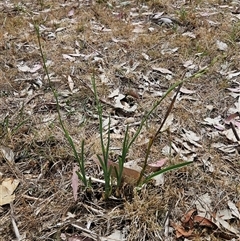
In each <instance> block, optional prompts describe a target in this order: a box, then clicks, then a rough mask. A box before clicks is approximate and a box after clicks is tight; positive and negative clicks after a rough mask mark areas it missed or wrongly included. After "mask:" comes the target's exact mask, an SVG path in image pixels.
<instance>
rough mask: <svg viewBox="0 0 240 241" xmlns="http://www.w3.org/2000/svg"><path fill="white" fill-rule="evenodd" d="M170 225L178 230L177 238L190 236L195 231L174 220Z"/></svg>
mask: <svg viewBox="0 0 240 241" xmlns="http://www.w3.org/2000/svg"><path fill="white" fill-rule="evenodd" d="M170 225H171V226H172V227H173V228H174V229H175V230H176V238H180V237H185V238H188V237H190V236H191V235H192V233H193V230H189V231H186V230H185V228H184V227H182V226H181V225H178V224H176V223H174V222H171V223H170Z"/></svg>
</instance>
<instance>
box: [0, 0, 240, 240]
mask: <svg viewBox="0 0 240 241" xmlns="http://www.w3.org/2000/svg"><path fill="white" fill-rule="evenodd" d="M220 5H223V3H222V2H221V1H215V0H212V1H190V2H186V3H185V4H184V3H183V2H182V1H177V2H176V1H166V0H154V1H133V2H130V3H129V4H128V3H126V5H124V4H123V3H120V2H117V1H109V2H108V3H107V2H101V3H96V2H87V1H82V2H77V1H71V2H70V1H68V2H66V1H52V0H49V1H36V2H31V1H24V3H19V1H13V0H12V1H8V4H7V3H5V2H4V3H0V12H1V13H0V22H1V23H3V24H2V25H1V27H0V28H1V34H0V50H1V51H0V97H1V99H0V136H1V143H0V144H1V145H4V146H8V147H9V148H11V149H12V150H13V151H14V153H15V164H14V169H12V168H11V167H10V166H9V165H8V164H7V162H5V161H4V159H3V158H1V159H0V164H1V165H0V173H1V178H2V179H3V178H5V177H15V178H18V179H19V180H20V185H19V187H18V188H17V190H16V199H15V201H14V205H13V206H14V215H15V219H16V221H17V225H18V228H19V231H20V233H21V234H22V235H25V236H26V240H62V239H61V238H60V234H61V233H65V234H68V235H73V234H81V233H82V231H81V229H78V228H76V226H74V225H72V224H76V225H80V226H81V227H86V224H87V223H88V224H89V226H90V228H89V230H90V233H91V232H92V233H94V234H95V235H99V236H107V235H109V234H110V233H112V232H113V231H114V230H115V229H120V230H123V229H124V230H125V231H126V236H127V238H128V240H167V239H168V240H176V233H175V231H176V230H174V229H173V228H171V227H169V225H168V223H167V221H169V222H170V221H171V222H174V223H178V224H179V223H180V221H181V218H182V217H183V216H184V214H185V213H187V212H188V211H189V210H191V209H192V208H193V207H194V205H195V201H196V200H198V198H199V196H201V195H203V194H205V193H209V194H210V196H211V200H212V203H211V207H212V211H213V212H214V211H217V210H224V209H226V208H227V203H228V201H229V200H231V201H232V202H234V203H235V204H236V206H237V205H239V202H240V200H239V196H240V186H239V183H240V180H239V172H240V169H239V164H240V163H239V150H238V148H239V146H238V147H237V146H236V147H234V148H235V153H230V154H226V153H224V152H222V151H220V150H219V149H216V148H213V147H212V146H211V145H212V144H213V143H217V142H221V143H224V144H226V145H230V144H233V143H232V142H231V141H229V140H228V139H227V138H226V137H225V136H224V135H216V130H215V129H214V128H213V127H212V126H208V125H206V124H203V120H204V118H206V117H212V118H215V117H216V116H218V115H220V116H221V117H222V118H226V117H227V116H228V110H229V108H230V107H232V106H233V105H234V102H235V101H236V99H234V98H233V97H232V96H230V95H229V92H228V91H227V90H226V89H227V88H228V87H236V85H237V82H239V81H238V80H237V79H234V80H231V79H230V80H229V79H227V74H224V73H229V72H230V71H235V72H237V71H239V69H240V65H239V63H240V55H239V51H238V49H239V42H240V40H239V32H240V31H239V29H240V27H239V26H240V25H239V20H236V18H235V15H234V14H232V12H233V11H234V9H235V7H236V6H235V3H234V2H232V3H226V4H224V5H226V6H225V7H220ZM73 10H74V14H73V15H72V16H70V15H69V13H70V11H73ZM146 12H152V13H156V12H164V15H168V16H170V17H173V18H176V19H177V20H178V21H180V23H182V25H180V26H178V25H174V26H166V25H157V24H155V23H153V22H151V21H149V20H148V19H149V16H148V15H147V14H145V13H146ZM206 13H213V14H209V15H204V14H206ZM135 14H136V15H135ZM137 14H138V15H137ZM232 18H234V20H232ZM32 19H34V20H35V21H37V22H38V23H39V24H40V26H41V25H42V30H41V31H42V32H41V36H42V46H43V51H44V53H45V57H46V60H47V61H48V63H49V67H48V69H49V72H50V74H51V76H53V77H52V82H53V84H54V86H55V88H56V89H57V91H58V93H59V101H60V109H61V113H62V118H63V120H64V122H65V124H66V127H67V129H68V131H69V133H70V134H71V135H72V137H73V140H74V142H75V143H76V147H77V148H78V150H80V145H81V140H82V139H83V138H84V139H86V160H87V162H86V170H87V173H88V175H89V176H92V177H95V178H99V179H100V178H102V171H101V170H100V169H99V167H98V166H97V165H96V163H93V161H92V160H91V158H90V157H91V156H92V155H93V154H96V153H97V152H99V150H100V143H99V133H98V122H97V118H96V114H97V113H96V107H95V102H94V96H93V95H92V92H91V91H90V90H89V88H88V87H87V86H91V77H92V74H93V73H94V74H95V76H96V81H97V89H98V94H99V96H100V98H102V99H104V100H106V101H108V102H109V103H112V104H113V99H109V98H108V96H109V94H111V93H112V92H113V90H115V89H116V88H119V89H120V92H121V93H122V94H126V93H129V90H131V91H132V92H133V93H137V94H138V98H135V97H134V96H130V97H129V96H128V97H127V98H129V99H128V101H129V103H134V104H135V103H137V104H138V109H137V110H136V112H134V113H133V114H132V115H131V116H126V115H124V113H122V112H119V110H117V109H114V108H112V106H111V105H104V109H103V114H104V117H107V116H108V115H109V114H110V115H111V116H112V118H115V119H116V120H117V121H118V124H117V127H118V130H116V129H114V128H116V127H114V128H113V129H112V132H113V133H112V134H115V138H113V140H112V144H111V145H112V147H113V149H114V148H115V149H116V150H117V148H118V147H119V146H120V143H121V140H122V139H121V136H123V135H122V133H123V130H124V123H126V121H129V118H134V122H133V123H131V124H132V126H131V128H130V133H134V132H135V130H136V126H135V125H134V123H137V122H139V121H141V118H142V116H143V114H144V113H145V112H146V110H149V109H151V106H152V104H153V103H154V101H156V100H157V99H158V97H156V96H154V94H155V93H157V92H164V91H166V90H167V89H168V87H169V86H170V85H171V84H172V83H175V82H176V81H177V80H180V79H181V78H182V77H183V75H184V73H186V72H188V73H194V72H196V71H197V70H198V69H201V68H203V67H205V66H209V70H208V72H207V74H205V75H203V76H201V77H200V78H198V79H196V80H193V81H191V82H189V83H186V86H184V87H186V88H188V89H190V90H194V91H196V93H195V94H194V95H193V96H191V97H189V96H187V97H186V98H184V99H182V100H181V101H178V102H177V103H176V105H175V108H174V111H173V114H174V121H173V124H172V129H171V128H170V131H169V132H168V133H163V135H161V137H160V138H159V139H158V140H157V141H156V143H155V144H154V146H153V152H152V154H151V160H152V161H153V162H154V161H157V160H160V159H161V158H162V157H163V154H162V150H163V149H164V147H165V146H166V145H169V144H171V143H175V145H176V148H178V149H179V150H185V146H184V144H183V143H181V142H179V141H176V140H177V138H179V139H180V140H183V136H182V134H183V132H184V130H183V129H185V130H192V131H194V132H195V133H197V134H198V135H199V136H200V137H201V147H199V148H193V146H192V145H190V146H191V148H192V149H193V150H194V151H193V152H194V153H195V154H196V156H195V162H194V164H193V165H192V166H190V167H187V168H183V169H181V170H179V171H174V172H172V173H168V174H166V175H165V183H164V185H163V186H158V187H155V186H154V185H153V183H149V184H148V185H146V186H144V187H143V188H142V190H141V191H139V192H137V191H135V190H134V191H133V188H132V187H129V186H128V185H126V186H124V187H123V190H122V192H123V197H124V198H125V200H124V198H123V199H121V200H117V199H111V200H109V201H108V202H103V201H102V200H101V197H102V190H103V187H102V185H101V184H100V183H93V188H92V190H91V191H89V192H87V193H85V192H83V191H80V193H79V199H78V201H77V202H74V199H73V194H72V187H71V175H72V167H73V163H74V162H75V160H74V157H73V154H72V153H71V150H70V148H69V146H68V144H67V142H66V140H65V138H64V134H63V132H62V130H61V129H60V127H59V123H58V119H57V115H56V104H55V102H54V98H53V96H52V93H51V91H50V89H49V86H48V84H47V80H46V78H45V73H44V71H43V69H40V70H38V71H36V72H33V73H31V72H28V71H27V72H23V71H20V70H19V69H18V67H19V66H24V65H27V66H28V67H30V68H33V67H34V65H36V64H41V57H40V53H39V47H38V45H37V37H36V33H35V31H34V28H33V25H32V24H33V21H32ZM139 22H141V23H140V26H142V28H143V30H144V31H143V33H134V32H133V30H134V29H135V27H136V26H137V25H136V24H138V23H139ZM133 23H135V25H134V24H133ZM151 28H154V30H151ZM109 29H111V32H110V31H108V30H109ZM186 32H190V33H191V34H193V36H194V37H193V36H192V37H189V35H184V33H186ZM216 40H220V41H222V42H225V43H226V44H227V45H228V49H227V50H226V51H221V50H219V49H217V48H216ZM175 48H178V49H177V50H176V51H175V52H174V51H173V52H171V51H172V50H173V49H175ZM143 53H144V54H147V55H148V56H149V60H147V59H146V58H145V57H144V55H143ZM63 54H66V55H71V54H75V56H74V55H72V56H71V57H73V58H74V59H70V58H69V59H68V58H64V57H63ZM215 59H216V60H217V61H216V62H215V63H214V64H213V65H211V63H212V62H213V60H215ZM189 60H191V61H192V63H193V64H194V65H195V67H193V68H192V69H188V70H186V67H184V64H185V63H186V61H189ZM50 61H51V62H50ZM136 63H137V65H136ZM152 66H157V67H162V68H166V69H168V70H170V71H172V72H173V73H174V75H173V76H172V78H169V79H167V78H166V76H165V75H164V74H162V73H158V72H154V71H152ZM223 72H224V73H223ZM68 76H71V78H72V79H73V81H74V84H75V85H74V91H73V92H71V91H70V89H69V83H68ZM37 79H38V80H41V84H40V85H39V84H37V83H38V82H37ZM104 81H105V82H104ZM168 105H169V100H166V101H165V102H164V103H163V105H162V106H161V108H158V110H156V111H155V113H153V115H152V116H151V118H150V120H149V125H148V126H147V127H146V128H144V129H143V133H142V134H141V136H140V138H139V140H138V142H137V143H136V145H135V146H134V148H133V150H130V152H129V155H128V160H137V159H138V160H142V159H143V157H144V154H145V151H146V143H145V142H144V141H145V140H146V138H147V137H149V136H150V135H151V133H153V132H154V130H155V129H156V123H159V122H160V121H161V119H162V118H163V115H164V113H165V111H164V110H166V108H167V107H168ZM114 132H115V133H114ZM116 133H117V135H116ZM112 136H114V135H112ZM116 136H118V137H116ZM183 142H184V140H183ZM112 152H113V153H112V155H113V156H114V155H116V154H118V150H117V151H114V150H113V151H112ZM205 156H208V157H210V162H211V165H212V166H213V172H210V171H209V169H208V167H207V166H206V165H205V164H204V163H203V158H204V157H205ZM171 161H172V162H173V163H178V162H179V161H181V157H180V156H179V155H178V154H174V155H173V157H172V159H171ZM238 208H239V206H238ZM70 213H71V214H70ZM71 215H72V216H71ZM10 216H11V215H10V209H9V206H8V205H5V206H3V207H1V209H0V217H1V219H0V220H1V221H0V233H1V235H0V236H1V237H0V240H3V241H5V240H12V239H14V238H15V233H14V232H13V228H12V224H11V222H10V221H9V220H10ZM232 225H233V226H234V227H238V226H239V220H237V219H234V220H233V222H232ZM167 227H169V231H168V232H167V231H166V229H167ZM166 232H167V235H168V237H166V236H165V235H166ZM216 233H217V232H215V231H214V230H211V229H209V228H204V227H202V226H200V225H198V226H197V227H195V229H194V232H193V235H192V237H191V239H192V240H205V238H209V237H210V239H211V240H225V238H224V237H221V236H219V235H217V234H216ZM93 240H94V239H93ZM95 240H96V239H95Z"/></svg>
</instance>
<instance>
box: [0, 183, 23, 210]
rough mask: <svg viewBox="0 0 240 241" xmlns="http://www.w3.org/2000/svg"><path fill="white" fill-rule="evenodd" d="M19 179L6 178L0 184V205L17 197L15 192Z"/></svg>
mask: <svg viewBox="0 0 240 241" xmlns="http://www.w3.org/2000/svg"><path fill="white" fill-rule="evenodd" d="M18 184H19V180H17V179H12V178H6V179H5V180H3V182H2V184H1V185H0V206H2V205H5V204H8V203H10V202H12V201H13V200H14V199H15V194H13V192H14V191H15V189H16V188H17V186H18Z"/></svg>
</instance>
